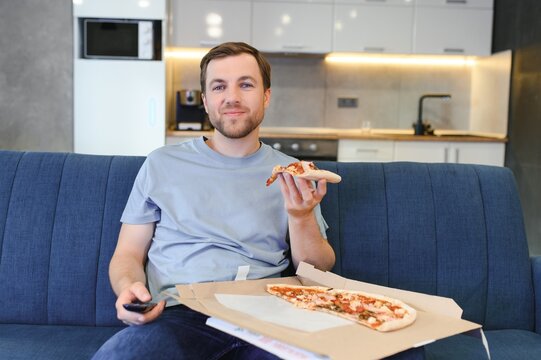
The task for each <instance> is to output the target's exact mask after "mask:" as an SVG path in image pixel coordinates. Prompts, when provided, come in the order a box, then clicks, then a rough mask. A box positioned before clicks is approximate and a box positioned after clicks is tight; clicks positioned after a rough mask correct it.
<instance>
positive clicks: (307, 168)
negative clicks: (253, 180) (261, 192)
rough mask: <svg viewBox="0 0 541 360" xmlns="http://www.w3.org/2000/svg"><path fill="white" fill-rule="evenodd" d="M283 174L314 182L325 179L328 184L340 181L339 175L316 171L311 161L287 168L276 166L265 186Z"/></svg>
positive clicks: (292, 164) (298, 162)
mask: <svg viewBox="0 0 541 360" xmlns="http://www.w3.org/2000/svg"><path fill="white" fill-rule="evenodd" d="M284 172H287V173H289V174H291V175H293V176H295V177H298V178H303V179H307V180H314V181H319V180H322V179H325V180H327V181H328V182H330V183H339V182H340V181H341V180H342V178H341V177H340V175H338V174H335V173H333V172H331V171H328V170H321V169H318V168H317V167H316V165H314V163H313V162H311V161H297V162H294V163H291V164H289V165H288V166H282V165H276V166H275V167H274V168H273V169H272V174H271V176H270V177H269V178H268V179H267V186H269V185H270V184H272V183H273V182H274V181H275V180H276V178H277V177H278V174H280V173H284Z"/></svg>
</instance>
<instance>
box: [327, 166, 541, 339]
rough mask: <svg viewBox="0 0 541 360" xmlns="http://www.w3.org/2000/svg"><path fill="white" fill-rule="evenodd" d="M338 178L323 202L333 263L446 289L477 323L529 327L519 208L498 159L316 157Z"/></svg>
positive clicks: (390, 281) (341, 269)
mask: <svg viewBox="0 0 541 360" xmlns="http://www.w3.org/2000/svg"><path fill="white" fill-rule="evenodd" d="M318 166H319V167H320V168H324V169H328V170H331V171H334V172H337V173H338V174H340V175H341V176H342V182H341V183H339V184H337V185H332V184H331V185H329V186H328V193H327V196H326V197H325V199H324V202H323V203H322V212H323V215H324V217H325V219H326V221H327V223H328V224H329V226H330V228H329V231H328V238H329V240H330V242H331V243H332V245H333V247H334V249H335V251H336V254H337V258H338V261H337V264H336V266H335V269H334V271H335V272H337V273H339V274H341V275H343V276H345V277H348V278H352V279H356V280H361V281H366V282H371V283H376V284H380V285H384V286H391V287H396V288H402V289H408V290H413V291H419V292H424V293H428V294H434V295H441V296H446V297H451V298H453V299H454V300H455V301H456V302H457V303H458V305H460V306H461V307H462V309H463V310H464V313H463V318H465V319H468V320H471V321H474V322H477V323H480V324H483V326H484V328H485V329H501V328H518V329H528V330H532V329H533V326H534V317H533V313H534V312H533V307H534V305H533V304H534V303H533V301H534V299H533V285H532V279H531V265H530V261H529V253H528V245H527V241H526V236H525V230H524V224H523V217H522V209H521V205H520V201H519V198H518V192H517V189H516V184H515V180H514V177H513V175H512V173H511V171H510V170H509V169H507V168H503V167H490V166H482V165H464V164H421V163H401V162H396V163H383V164H381V163H377V164H372V163H364V164H361V163H335V162H322V163H318Z"/></svg>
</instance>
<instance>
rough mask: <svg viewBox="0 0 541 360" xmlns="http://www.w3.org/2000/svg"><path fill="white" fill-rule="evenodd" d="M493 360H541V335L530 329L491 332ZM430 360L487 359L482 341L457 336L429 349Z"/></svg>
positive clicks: (487, 332)
mask: <svg viewBox="0 0 541 360" xmlns="http://www.w3.org/2000/svg"><path fill="white" fill-rule="evenodd" d="M485 336H486V338H487V341H488V346H489V349H490V356H491V358H492V360H498V359H506V360H512V359H516V360H523V359H541V335H539V334H537V333H534V332H532V331H526V330H489V331H485ZM425 356H426V359H428V360H430V359H438V360H440V359H441V360H444V359H487V355H486V353H485V349H484V347H483V343H482V342H481V339H478V338H476V337H472V336H467V335H456V336H451V337H449V338H446V339H442V340H439V341H436V342H435V343H432V344H429V345H426V346H425Z"/></svg>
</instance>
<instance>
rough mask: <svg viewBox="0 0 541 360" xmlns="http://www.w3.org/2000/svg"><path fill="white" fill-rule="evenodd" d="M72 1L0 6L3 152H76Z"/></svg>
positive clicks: (26, 0) (29, 0)
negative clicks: (74, 150) (4, 150)
mask: <svg viewBox="0 0 541 360" xmlns="http://www.w3.org/2000/svg"><path fill="white" fill-rule="evenodd" d="M72 27H73V25H72V2H71V1H69V0H49V1H39V0H18V1H9V0H1V1H0V149H17V150H43V151H72V150H73V45H72V44H73V35H72V34H73V31H72Z"/></svg>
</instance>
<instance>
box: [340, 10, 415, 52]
mask: <svg viewBox="0 0 541 360" xmlns="http://www.w3.org/2000/svg"><path fill="white" fill-rule="evenodd" d="M413 5H414V4H413V2H412V1H411V0H349V1H348V0H339V1H338V0H337V1H336V2H335V6H334V29H333V35H334V41H333V50H334V51H360V52H371V53H411V51H412V33H413V14H414V6H413Z"/></svg>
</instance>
